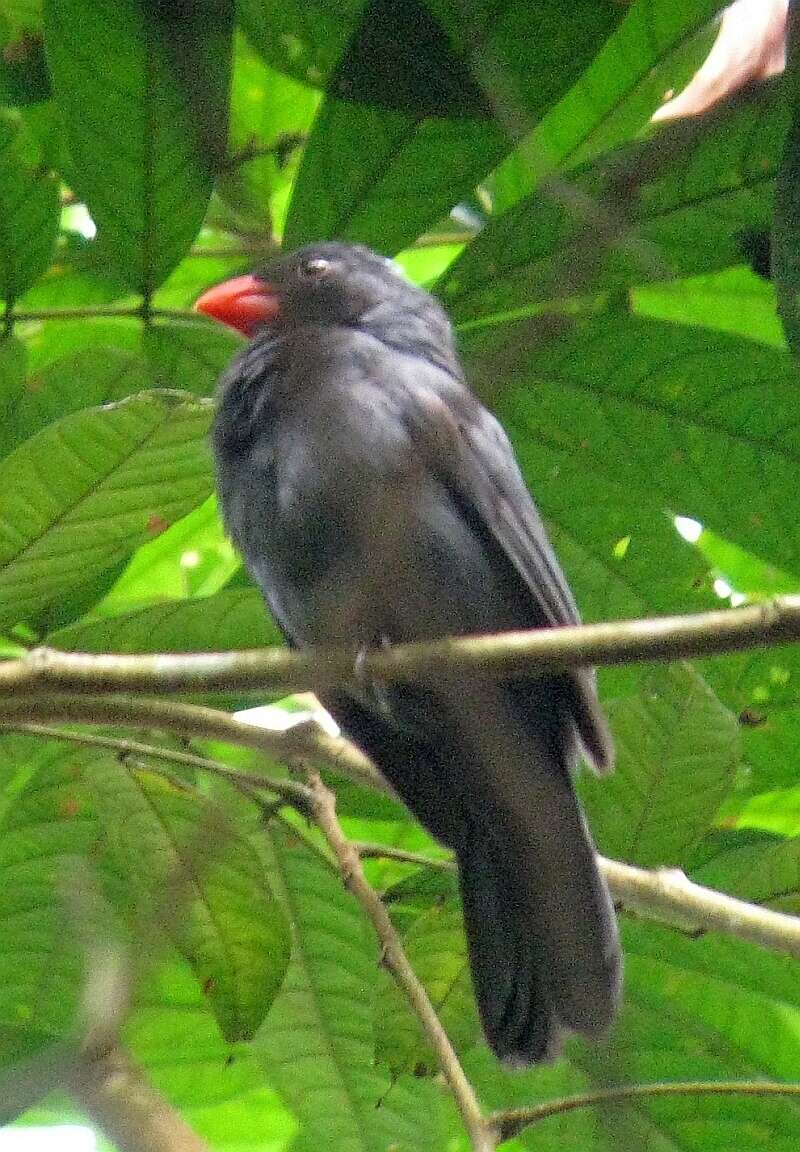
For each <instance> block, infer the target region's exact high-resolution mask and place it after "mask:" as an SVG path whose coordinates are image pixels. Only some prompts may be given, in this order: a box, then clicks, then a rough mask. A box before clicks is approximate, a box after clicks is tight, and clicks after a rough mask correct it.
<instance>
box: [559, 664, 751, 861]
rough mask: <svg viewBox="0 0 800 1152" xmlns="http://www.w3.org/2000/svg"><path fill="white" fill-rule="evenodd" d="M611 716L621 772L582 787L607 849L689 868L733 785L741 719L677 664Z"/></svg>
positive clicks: (630, 858)
mask: <svg viewBox="0 0 800 1152" xmlns="http://www.w3.org/2000/svg"><path fill="white" fill-rule="evenodd" d="M609 712H610V714H609V719H610V721H611V724H612V727H613V730H614V738H615V740H616V745H617V765H616V771H615V773H614V776H613V777H611V778H609V779H605V780H598V779H597V778H596V777H587V778H586V779H585V780H584V781H583V788H582V793H583V796H584V798H585V799H586V801H587V805H588V808H589V811H590V815H591V817H592V826H593V828H594V829H595V832H596V834H597V836H598V839H599V842H600V844H601V845H602V849H603V851H604V852H605V853H606V855H609V856H614V857H617V858H619V859H621V860H626V861H628V863H632V864H641V865H645V866H651V867H654V866H656V867H657V866H660V865H667V864H668V865H683V864H685V863H686V861H687V859H688V854H689V851H690V849H691V848H693V847H694V845H695V843H696V842H697V841H698V840H699V839H700V837H701V836H702V835H703V834H704V833H705V832H706V831H707V830H708V828H709V827H710V825H711V824H712V822H713V820H714V817H715V815H716V813H717V810H718V808H719V806H720V804H721V803H722V801H723V799H724V798H725V796H726V795H727V792H728V790H729V789H730V787H731V785H732V784H733V780H734V773H735V770H736V766H737V762H738V758H739V727H738V725H737V723H736V717H735V716H733V715H731V713H730V712H728V710H727V709H726V708H724V707H723V706H722V705H721V704H720V702H719V700H717V698H716V696H715V695H714V694H713V692H711V691H710V689H709V688H708V686H707V685H706V684H705V683H704V682H703V681H702V680H701V679H700V677H699V676H696V675H694V674H693V673H692V671H691V670H690V669H688V668H681V667H680V666H679V665H677V666H672V667H670V668H669V669H667V670H661V669H659V670H655V671H654V672H653V673H652V674H651V675H650V676H645V677H642V679H641V681H640V683H639V691H638V694H637V695H636V696H635V697H632V698H627V699H625V700H622V701H619V702H615V703H613V704H612V705H611V707H610V710H609ZM689 780H691V787H687V781H689Z"/></svg>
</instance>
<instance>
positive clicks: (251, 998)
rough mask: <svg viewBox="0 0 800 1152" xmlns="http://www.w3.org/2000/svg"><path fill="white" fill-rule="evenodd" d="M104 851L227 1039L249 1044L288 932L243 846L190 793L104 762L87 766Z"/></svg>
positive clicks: (272, 988)
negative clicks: (154, 912) (154, 914)
mask: <svg viewBox="0 0 800 1152" xmlns="http://www.w3.org/2000/svg"><path fill="white" fill-rule="evenodd" d="M88 779H89V781H90V783H91V786H92V790H93V793H94V796H95V801H96V804H97V808H98V813H99V818H100V823H101V825H102V828H103V831H104V834H105V842H106V847H107V851H108V852H109V853H110V857H111V859H112V860H113V861H114V863H115V865H116V868H117V869H118V871H119V873H120V874H121V876H123V877H124V878H125V881H126V884H127V886H128V888H129V892H130V897H131V899H132V902H133V903H134V905H139V906H141V907H143V908H152V907H153V906H155V908H156V909H158V908H159V901H163V899H164V896H165V894H168V893H170V892H171V893H172V897H171V899H172V901H174V904H173V903H171V904H170V905H169V906H166V905H162V907H161V908H160V912H161V915H163V917H164V922H163V924H159V921H158V920H156V927H165V928H166V929H167V930H168V932H169V934H170V936H171V937H172V939H173V941H174V942H175V945H176V947H177V948H178V949H179V950H180V952H181V953H182V955H183V956H185V957H186V959H187V960H188V961H189V963H190V964H191V966H192V969H193V971H194V973H195V975H196V977H197V979H198V981H199V983H200V985H201V987H202V988H203V990H204V992H205V994H206V995H207V996H208V998H209V1001H210V1003H211V1006H212V1008H213V1011H214V1015H215V1016H216V1018H217V1021H218V1023H219V1026H220V1029H221V1030H222V1033H223V1035H224V1036H225V1038H226V1039H227V1040H228V1041H230V1042H233V1041H235V1040H244V1039H249V1038H251V1037H252V1035H253V1034H254V1032H255V1031H256V1029H257V1028H258V1027H259V1025H260V1024H261V1022H262V1020H263V1019H264V1016H265V1014H266V1012H267V1010H268V1008H269V1006H270V1004H271V1003H272V1000H273V998H274V997H275V995H276V993H277V991H278V989H279V987H280V985H281V982H282V980H283V976H284V973H285V971H286V965H287V962H288V958H289V928H288V924H287V922H286V919H285V917H284V915H283V912H282V910H281V909H280V907H279V906H278V905H277V904H276V902H275V900H274V898H273V896H272V892H271V890H270V887H269V884H268V881H267V878H266V876H265V874H264V871H263V867H262V865H261V862H260V860H259V858H258V856H257V855H256V853H255V852H254V851H253V850H252V848H251V847H250V845H249V843H248V841H247V840H246V839H244V838H243V837H242V836H241V835H240V834H238V833H237V831H236V830H235V828H234V827H233V826H231V825H229V824H228V822H227V821H226V820H225V819H224V818H223V815H222V812H221V811H217V810H214V809H212V808H211V806H210V805H209V803H208V802H207V801H206V800H204V799H202V798H201V797H199V796H198V795H197V794H196V793H195V792H194V791H193V790H191V789H190V788H189V787H188V786H185V785H181V784H179V783H177V782H175V783H171V782H169V781H167V780H165V779H164V778H163V777H160V776H156V775H154V774H152V773H149V772H147V771H144V770H140V771H133V770H130V769H128V767H127V766H125V765H123V764H122V763H120V762H119V761H118V760H114V759H112V758H110V757H107V758H106V761H105V762H104V763H99V762H92V763H91V764H90V766H89V769H88Z"/></svg>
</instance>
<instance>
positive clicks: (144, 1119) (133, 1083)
mask: <svg viewBox="0 0 800 1152" xmlns="http://www.w3.org/2000/svg"><path fill="white" fill-rule="evenodd" d="M65 1086H66V1087H67V1088H68V1090H69V1091H70V1093H71V1094H72V1096H73V1097H74V1099H75V1101H76V1103H77V1104H78V1105H79V1106H80V1107H81V1108H82V1109H83V1110H84V1112H86V1114H87V1116H89V1118H90V1119H91V1120H92V1121H94V1123H95V1124H96V1125H97V1126H98V1128H100V1129H101V1130H102V1132H103V1133H105V1135H106V1136H108V1138H109V1139H110V1140H111V1141H112V1142H113V1143H114V1144H115V1145H116V1147H117V1148H118V1149H119V1152H211V1149H210V1148H209V1146H208V1145H207V1144H206V1143H205V1141H204V1140H201V1139H200V1137H199V1136H197V1135H196V1133H194V1132H193V1131H192V1130H191V1128H190V1127H189V1126H188V1124H186V1122H185V1121H184V1120H183V1119H182V1118H181V1116H179V1114H178V1113H177V1112H176V1111H175V1110H174V1109H173V1108H172V1107H171V1106H170V1105H169V1104H168V1103H167V1102H166V1100H164V1098H163V1097H162V1096H161V1095H160V1094H159V1093H158V1092H156V1090H155V1088H153V1086H152V1085H151V1084H149V1083H148V1082H147V1080H146V1079H145V1078H144V1076H143V1075H142V1074H141V1072H140V1071H139V1070H138V1069H137V1068H135V1067H134V1066H133V1065H132V1064H131V1062H130V1061H129V1060H128V1058H127V1056H126V1055H125V1054H124V1053H123V1052H122V1051H121V1049H119V1048H113V1049H112V1050H111V1051H109V1052H107V1053H103V1054H100V1055H87V1056H85V1057H84V1058H83V1059H81V1060H79V1061H76V1062H75V1063H74V1065H73V1066H72V1068H71V1070H70V1075H69V1078H68V1083H67V1084H66V1085H65Z"/></svg>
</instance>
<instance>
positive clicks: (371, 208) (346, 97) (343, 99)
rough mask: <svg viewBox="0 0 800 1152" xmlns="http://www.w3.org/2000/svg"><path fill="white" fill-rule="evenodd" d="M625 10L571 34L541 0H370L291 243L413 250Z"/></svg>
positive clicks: (332, 91) (330, 108) (597, 12)
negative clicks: (330, 241) (404, 0)
mask: <svg viewBox="0 0 800 1152" xmlns="http://www.w3.org/2000/svg"><path fill="white" fill-rule="evenodd" d="M618 19H619V10H618V9H617V8H616V7H615V5H614V4H607V3H603V4H596V5H594V6H592V8H591V9H586V12H585V14H584V15H583V16H582V18H581V19H576V20H574V21H573V22H572V24H571V26H570V30H569V34H568V35H567V34H565V27H564V24H563V22H562V20H561V19H560V16H558V14H556V13H555V12H554V11H553V9H552V6H550V5H547V4H541V3H516V4H515V3H509V4H505V5H502V6H501V8H499V9H498V6H497V5H490V4H486V3H483V2H474V3H471V4H470V5H468V6H467V7H466V8H465V7H464V6H463V5H460V6H458V8H457V9H454V8H453V7H452V6H451V5H449V4H447V3H441V4H438V3H437V4H430V5H426V4H422V3H419V4H404V5H397V4H393V3H390V2H388V0H373V2H371V3H368V4H367V5H366V7H365V8H364V10H363V13H362V16H361V22H360V24H359V25H358V27H357V28H356V29H355V30H354V32H353V34H352V37H351V39H350V41H349V44H348V47H347V50H346V52H345V53H344V54H343V55H342V57H341V58H340V59H339V61H338V64H337V67H336V70H335V71H334V73H333V75H332V76H331V79H330V82H329V85H328V98H327V100H326V102H325V104H324V105H323V108H322V110H321V111H320V114H319V116H318V117H317V120H316V121H315V124H314V130H313V133H312V136H311V139H310V140H309V143H308V145H307V148H306V151H305V154H304V157H303V163H302V166H301V169H300V172H299V175H298V178H297V182H296V186H295V191H294V195H293V197H292V202H291V206H290V210H289V217H288V220H287V223H286V240H287V243H289V244H291V245H294V244H297V243H301V242H304V241H307V240H311V239H320V238H325V237H328V238H330V237H338V238H342V239H349V240H359V241H363V242H365V243H371V244H373V245H376V246H377V247H380V248H382V249H383V250H385V251H389V252H393V251H396V250H397V249H399V248H401V247H403V245H404V244H407V243H408V242H409V241H410V240H412V239H413V238H414V236H415V235H416V234H417V233H419V232H421V231H422V230H423V229H424V228H425V227H426V226H427V225H429V224H431V223H433V222H435V221H436V220H437V219H439V218H440V217H441V216H444V215H446V214H447V213H448V212H449V211H450V209H451V208H452V207H453V206H454V205H455V204H456V203H458V201H459V200H462V199H464V198H465V197H466V196H467V195H468V194H469V193H470V192H471V190H472V188H473V187H474V186H475V184H476V183H477V182H478V181H479V179H480V178H481V177H482V176H484V175H485V174H486V173H487V171H488V170H489V169H490V168H491V167H492V166H493V164H495V163H496V162H497V160H498V159H499V158H500V156H501V155H502V154H503V153H504V152H505V151H507V150H508V147H509V143H510V140H511V139H513V138H514V137H515V136H518V135H519V134H520V133H521V132H523V131H524V130H525V129H527V128H528V127H529V125H530V118H532V117H534V116H536V115H538V114H539V113H540V112H541V110H542V109H543V108H544V107H546V106H547V103H548V102H549V101H550V100H551V99H552V98H553V97H554V96H555V95H557V94H560V92H562V91H563V90H564V87H565V85H566V84H568V83H569V80H570V79H571V78H573V77H574V76H576V75H577V74H578V72H579V69H580V66H581V65H582V64H583V63H585V62H586V61H587V60H588V59H590V58H591V55H592V54H593V52H594V51H595V49H596V48H597V47H598V45H599V44H600V43H602V40H603V38H604V36H605V35H607V33H608V32H609V31H610V29H611V28H612V27H613V25H614V23H615V22H616V21H617V20H618ZM531 26H536V28H537V36H536V37H535V38H531V37H530V36H529V35H528V34H527V33H528V30H529V29H530V27H531Z"/></svg>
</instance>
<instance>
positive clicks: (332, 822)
mask: <svg viewBox="0 0 800 1152" xmlns="http://www.w3.org/2000/svg"><path fill="white" fill-rule="evenodd" d="M308 783H309V786H310V788H311V796H312V811H313V815H314V819H315V821H316V823H317V825H318V827H319V828H320V830H321V831H322V834H323V835H324V837H325V839H326V840H327V842H328V844H329V846H330V848H331V850H332V852H333V853H334V855H335V856H336V859H337V861H338V864H339V871H340V872H341V875H342V880H343V881H344V884H345V886H346V887H347V888H348V890H349V891H350V892H352V893H353V895H354V896H355V898H356V900H358V902H359V904H360V905H361V907H362V908H363V909H364V911H365V912H366V914H367V916H368V917H369V918H370V920H371V921H372V926H373V928H374V929H375V932H376V935H377V937H378V940H379V941H380V945H381V949H382V957H381V958H382V963H383V964H384V966H385V967H386V968H387V969H388V971H389V972H391V974H392V976H393V977H394V979H395V981H396V982H397V984H398V985H399V987H400V988H401V989H402V991H403V992H404V993H405V995H406V998H407V999H408V1002H409V1004H410V1005H411V1007H412V1009H413V1010H414V1013H415V1014H416V1016H417V1018H418V1020H419V1022H420V1024H421V1025H422V1028H423V1030H424V1032H425V1035H426V1037H427V1039H428V1042H429V1043H430V1045H431V1047H432V1048H433V1050H434V1052H435V1053H436V1057H437V1059H438V1061H439V1066H440V1067H441V1069H442V1072H443V1074H444V1077H445V1079H446V1080H447V1083H448V1085H449V1086H450V1091H451V1092H452V1094H453V1098H454V1100H455V1102H456V1105H457V1107H458V1110H459V1112H460V1113H461V1118H462V1120H463V1121H464V1125H465V1127H466V1129H467V1132H468V1134H469V1138H470V1143H471V1146H472V1148H473V1149H474V1150H475V1152H493V1149H494V1148H495V1147H496V1146H497V1140H496V1134H495V1133H494V1131H493V1126H492V1125H487V1123H486V1121H485V1120H484V1117H483V1115H482V1113H481V1108H480V1104H479V1103H478V1098H477V1096H476V1095H475V1092H474V1089H473V1087H472V1085H471V1084H470V1082H469V1080H468V1079H467V1077H466V1075H465V1074H464V1070H463V1068H462V1067H461V1064H460V1062H459V1059H458V1056H457V1055H456V1053H455V1050H454V1049H453V1046H452V1044H451V1043H450V1040H449V1038H448V1036H447V1033H446V1032H445V1030H444V1028H443V1027H442V1025H441V1022H440V1020H439V1017H438V1015H437V1014H436V1010H435V1008H434V1007H433V1005H432V1004H431V1002H430V999H429V997H428V993H427V992H426V991H425V987H424V986H423V984H422V983H421V982H420V980H419V979H418V978H417V975H416V973H415V972H414V969H413V968H412V967H411V965H410V964H409V962H408V960H407V958H406V955H405V952H404V951H403V947H402V945H401V943H400V939H399V937H398V935H397V933H396V931H395V929H394V925H393V924H392V922H391V920H390V919H389V914H388V913H387V911H386V909H385V908H384V906H383V904H382V902H381V900H380V898H379V897H378V895H377V893H376V892H375V891H374V889H373V888H372V887H371V886H370V884H369V882H368V881H367V878H366V876H365V875H364V869H363V868H362V867H361V860H360V858H359V855H358V852H357V851H356V848H355V846H354V845H353V844H351V843H350V841H349V840H347V838H346V837H345V835H344V833H343V832H342V828H341V825H340V824H339V821H338V819H337V817H336V797H335V796H334V794H333V793H332V792H331V791H330V789H328V788H326V787H325V785H324V784H323V783H322V780H321V779H320V777H319V775H318V774H317V773H316V772H310V773H308Z"/></svg>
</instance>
